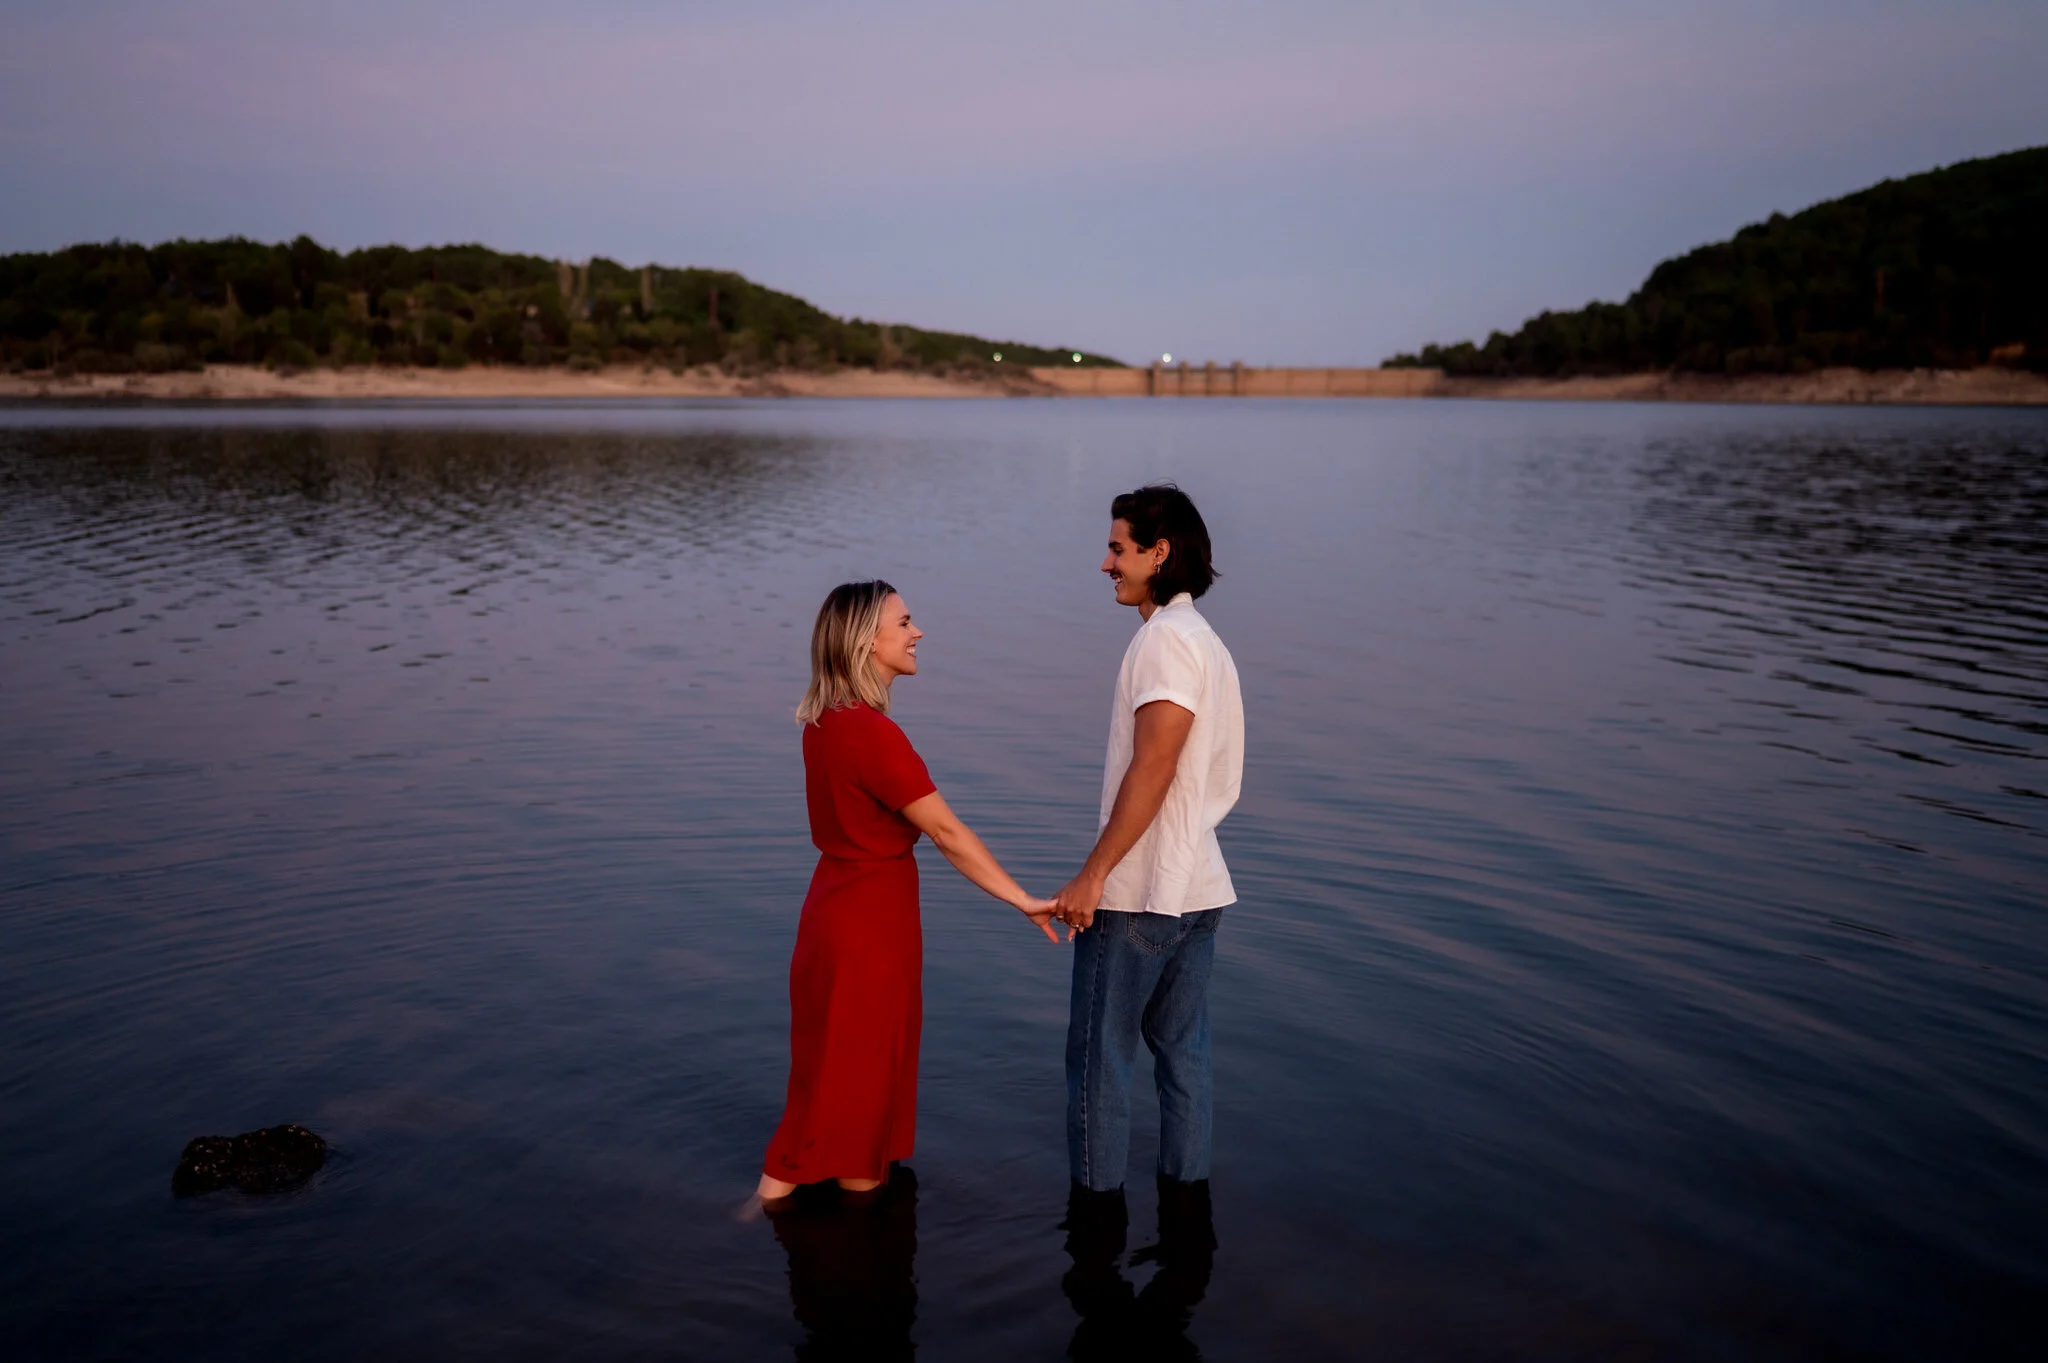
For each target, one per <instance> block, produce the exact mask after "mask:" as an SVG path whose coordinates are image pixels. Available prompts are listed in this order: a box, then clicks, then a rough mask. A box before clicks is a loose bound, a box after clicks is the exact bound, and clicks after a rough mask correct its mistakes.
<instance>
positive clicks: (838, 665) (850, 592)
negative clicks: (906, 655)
mask: <svg viewBox="0 0 2048 1363" xmlns="http://www.w3.org/2000/svg"><path fill="white" fill-rule="evenodd" d="M895 594H896V589H895V588H894V587H892V586H890V585H889V584H888V583H886V582H883V581H880V580H879V579H878V580H876V581H873V582H846V583H842V584H841V585H839V586H837V587H834V588H833V589H832V593H831V595H829V596H827V597H826V598H825V604H824V605H822V606H820V607H818V623H817V624H815V625H813V626H812V627H811V685H810V689H809V690H807V691H805V692H804V698H803V703H802V704H800V705H798V706H797V707H796V722H797V723H799V724H815V723H817V722H818V716H820V715H822V714H824V713H825V712H826V711H827V710H843V709H845V708H846V707H847V706H849V705H855V704H859V705H865V706H867V707H868V708H869V709H870V710H876V711H879V712H881V713H882V714H885V715H886V714H888V713H889V688H888V687H886V686H884V685H882V682H881V679H880V678H878V677H877V676H876V675H875V665H874V653H875V635H876V633H877V632H879V631H880V630H881V628H882V606H883V605H884V604H885V603H886V602H887V601H888V600H889V598H890V597H891V596H894V595H895Z"/></svg>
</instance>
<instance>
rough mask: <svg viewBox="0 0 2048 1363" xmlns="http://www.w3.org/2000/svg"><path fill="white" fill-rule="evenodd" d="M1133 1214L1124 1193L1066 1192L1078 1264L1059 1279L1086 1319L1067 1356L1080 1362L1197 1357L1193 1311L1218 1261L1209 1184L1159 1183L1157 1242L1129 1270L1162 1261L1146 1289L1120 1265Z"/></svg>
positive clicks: (1071, 1247) (1070, 1240) (1071, 1248)
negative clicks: (1191, 1329) (1191, 1332)
mask: <svg viewBox="0 0 2048 1363" xmlns="http://www.w3.org/2000/svg"><path fill="white" fill-rule="evenodd" d="M1129 1226H1130V1213H1129V1211H1128V1210H1127V1209H1126V1207H1125V1205H1124V1195H1123V1190H1122V1189H1118V1190H1117V1191H1116V1192H1113V1193H1097V1192H1090V1191H1089V1190H1088V1189H1086V1188H1084V1187H1082V1186H1081V1185H1080V1184H1078V1183H1077V1184H1075V1185H1073V1188H1072V1189H1071V1191H1070V1192H1069V1193H1068V1194H1067V1219H1066V1220H1065V1221H1064V1222H1063V1223H1061V1229H1063V1230H1064V1231H1066V1233H1067V1254H1068V1255H1069V1256H1070V1257H1071V1258H1072V1259H1073V1261H1074V1266H1073V1267H1072V1268H1071V1269H1069V1270H1067V1276H1066V1277H1065V1278H1063V1279H1061V1281H1060V1286H1061V1287H1062V1288H1064V1289H1065V1291H1066V1294H1067V1300H1068V1301H1070V1302H1072V1303H1073V1305H1074V1310H1075V1311H1076V1312H1077V1313H1078V1314H1079V1315H1080V1317H1081V1323H1080V1325H1079V1326H1077V1327H1076V1328H1075V1330H1074V1338H1073V1342H1072V1343H1071V1344H1069V1345H1068V1346H1067V1353H1068V1355H1069V1356H1070V1357H1072V1358H1075V1359H1081V1360H1087V1359H1096V1358H1101V1359H1116V1360H1118V1363H1130V1360H1132V1359H1136V1358H1166V1359H1171V1358H1185V1359H1199V1358H1200V1357H1201V1352H1200V1351H1199V1350H1198V1349H1196V1348H1195V1344H1194V1341H1193V1340H1191V1339H1189V1338H1188V1333H1187V1332H1188V1324H1189V1322H1190V1321H1191V1320H1193V1318H1194V1313H1195V1307H1196V1306H1197V1305H1199V1304H1200V1303H1201V1300H1202V1296H1203V1294H1204V1293H1206V1292H1207V1291H1208V1290H1209V1273H1210V1270H1211V1269H1212V1268H1213V1266H1214V1264H1215V1261H1216V1226H1215V1220H1214V1218H1213V1216H1212V1215H1211V1213H1210V1207H1209V1181H1208V1180H1207V1179H1203V1180H1202V1181H1201V1182H1199V1183H1179V1182H1176V1181H1174V1180H1172V1179H1168V1178H1161V1179H1160V1180H1159V1239H1158V1241H1157V1243H1155V1244H1151V1245H1146V1246H1144V1247H1142V1248H1140V1249H1138V1250H1137V1251H1135V1252H1134V1253H1133V1254H1132V1255H1131V1266H1132V1267H1133V1268H1135V1267H1137V1266H1138V1265H1139V1264H1144V1263H1157V1264H1158V1265H1159V1269H1158V1271H1157V1272H1156V1273H1154V1274H1153V1275H1152V1281H1150V1282H1148V1283H1146V1284H1145V1286H1144V1287H1143V1288H1142V1289H1139V1288H1133V1287H1132V1285H1131V1283H1130V1281H1129V1280H1128V1279H1126V1278H1125V1277H1124V1275H1123V1272H1122V1270H1121V1268H1120V1267H1119V1264H1118V1260H1119V1259H1121V1258H1122V1257H1123V1252H1124V1237H1125V1233H1126V1231H1127V1230H1128V1228H1129Z"/></svg>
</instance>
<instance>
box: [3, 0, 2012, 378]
mask: <svg viewBox="0 0 2048 1363" xmlns="http://www.w3.org/2000/svg"><path fill="white" fill-rule="evenodd" d="M5 16H6V17H5V23H6V31H7V33H8V41H7V43H6V44H5V45H4V47H0V249H9V250H22V249H47V248H50V247H53V246H58V245H62V244H65V243H68V242H71V241H77V240H86V239H104V238H107V237H114V236H120V237H125V238H130V239H139V240H145V241H149V240H159V239H163V238H166V237H171V236H179V235H185V236H213V235H225V234H229V233H241V234H244V235H249V236H254V237H259V238H283V237H288V236H291V235H294V234H296V233H298V232H301V231H304V232H310V233H311V234H313V235H314V236H316V237H318V238H320V239H321V240H323V241H326V242H329V243H330V244H333V245H337V246H343V247H348V246H357V245H365V244H370V243H376V242H383V241H401V242H406V243H410V244H426V243H429V242H442V241H454V240H477V241H483V242H485V243H488V244H490V245H493V246H497V247H500V248H504V249H510V250H525V251H535V252H539V253H542V254H547V255H563V256H575V257H581V256H584V255H589V254H592V253H601V254H605V255H609V256H612V257H615V258H618V259H622V260H626V261H628V262H630V263H639V262H641V261H643V260H650V259H651V260H656V261H661V262H664V263H672V264H707V265H717V266H723V267H728V268H733V269H738V270H742V271H744V272H745V273H747V274H749V275H751V276H753V277H755V278H758V279H760V280H761V281H763V282H765V283H768V284H771V285H774V286H776V287H780V288H786V289H790V290H792V291H794V292H797V293H801V294H804V295H805V296H807V297H809V298H811V299H812V300H813V301H815V302H817V303H819V304H820V305H822V306H824V307H827V308H830V309H832V310H834V311H839V312H850V313H859V314H862V315H867V316H874V317H881V318H887V319H891V320H901V321H911V322H917V323H920V324H923V325H928V326H939V327H949V328H960V329H967V330H974V331H979V332H983V333H990V334H996V335H1000V336H1007V337H1015V338H1017V339H1025V340H1034V341H1039V342H1043V343H1048V344H1071V345H1085V346H1088V347H1090V348H1094V349H1101V350H1107V351H1109V352H1111V353H1115V354H1119V355H1121V356H1123V357H1124V358H1126V359H1133V360H1135V359H1140V358H1144V357H1147V356H1149V355H1152V354H1155V353H1157V352H1159V351H1160V350H1164V349H1171V350H1174V351H1176V352H1178V353H1181V354H1186V355H1190V356H1197V357H1201V356H1214V357H1215V358H1218V359H1244V360H1247V361H1251V362H1274V363H1287V362H1293V363H1356V362H1366V363H1370V362H1374V361H1377V360H1378V359H1380V358H1381V357H1382V356H1384V355H1385V354H1387V353H1389V352H1390V351H1392V350H1395V349H1404V348H1410V347H1412V346H1414V345H1416V344H1418V343H1420V342H1422V341H1425V340H1431V339H1453V338H1455V337H1458V336H1464V335H1483V334H1484V332H1485V331H1486V330H1488V329H1490V328H1492V327H1496V326H1499V327H1512V326H1513V325H1515V324H1516V323H1518V322H1519V321H1520V320H1521V318H1522V317H1523V316H1525V315H1526V314H1528V313H1530V312H1532V311H1534V310H1536V309H1538V308H1542V307H1571V306H1577V305H1578V304H1580V303H1583V302H1585V301H1586V300H1587V299H1588V298H1589V297H1593V296H1601V297H1620V296H1622V295H1625V294H1626V293H1627V292H1628V291H1629V290H1630V289H1631V288H1632V287H1633V286H1634V285H1635V283H1636V282H1638V281H1639V280H1640V278H1641V277H1642V275H1643V274H1644V273H1645V272H1646V271H1647V270H1648V268H1649V267H1650V266H1651V265H1652V264H1654V263H1655V262H1656V261H1657V260H1658V259H1661V258H1663V257H1665V256H1668V255H1671V254H1674V253H1676V252H1678V251H1682V250H1685V249H1687V248H1689V247H1691V246H1694V245H1697V244H1699V243H1700V242H1703V241H1707V240H1711V239H1715V238H1718V237H1721V236H1725V235H1727V234H1728V233H1729V232H1731V231H1733V230H1734V229H1735V228H1736V227H1739V226H1740V225H1742V224H1743V223H1744V222H1746V221H1751V220H1754V219H1756V218H1759V217H1762V216H1765V215H1767V214H1768V213H1769V212H1771V211H1773V210H1786V211H1789V210H1795V209H1797V208H1800V207H1802V206H1804V205H1806V204H1808V203H1811V202H1814V201H1816V200H1818V199H1821V198H1825V197H1830V196H1832V195H1835V194H1839V193H1844V192H1847V191H1850V190H1853V189H1856V188H1859V187H1861V186H1862V185H1864V184H1867V183H1870V182H1872V181H1874V180H1877V179H1880V178H1883V177H1885V176H1887V175H1899V174H1908V173H1911V172H1913V171H1916V170H1922V169H1926V168H1929V167H1931V166H1933V165H1937V164H1941V163H1944V162H1947V161H1952V160H1957V159H1961V158H1964V157H1968V156H1977V155H1985V154H1990V153H1994V152H1998V151H2004V150H2010V149H2012V148H2014V147H2018V146H2024V145H2029V144H2037V143H2040V142H2043V141H2048V81H2043V80H2041V79H2040V78H2039V72H2040V71H2042V70H2048V24H2043V23H2042V22H2041V21H2040V19H2039V11H2038V9H2036V8H2033V7H2030V6H2022V5H2017V4H2005V3H1982V2H1979V0H1952V2H1951V3H1947V4H1943V5H1939V6H1937V5H1934V4H1924V3H1883V2H1882V0H1877V2H1875V3H1873V2H1872V0H1865V2H1864V3H1855V4H1852V3H1842V2H1840V0H1811V2H1810V3H1807V4H1803V5H1800V6H1797V7H1791V6H1784V5H1770V4H1761V3H1751V2H1749V0H1733V3H1727V2H1724V3H1717V4H1711V5H1709V4H1700V3H1691V2H1690V0H1667V3H1663V4H1650V3H1639V2H1635V0H1610V2H1609V3H1577V4H1553V5H1548V6H1542V7H1537V6H1531V5H1527V4H1523V5H1510V4H1506V3H1498V2H1496V3H1458V2H1457V0H1443V2H1442V3H1436V4H1428V5H1423V4H1381V5H1374V4H1367V3H1350V4H1308V5H1300V4H1297V5H1288V4H1268V5H1259V6H1251V5H1218V4H1202V3H1185V4H1178V5H1171V6H1169V5H1163V4H1161V5H1153V4H1108V3H1092V4H1083V3H1067V0H1053V2H1051V3H1041V4H1037V5H1034V6H1029V7H1020V6H1001V7H997V6H961V5H957V4H954V5H940V4H921V3H874V4H869V5H862V6H853V5H827V4H798V3H786V2H785V3H775V2H774V0H770V2H769V3H757V4H752V5H748V6H712V5H693V4H677V3H668V4H660V3H651V2H648V0H594V2H593V3H590V4H585V5H581V6H576V7H573V8H572V7H569V6H544V5H537V4H525V3H519V0H508V2H507V3H499V4H494V5H482V4H456V3H445V2H440V3H437V2H436V0H413V3H408V4H394V3H387V0H367V2H366V3H358V4H352V5H348V6H334V5H312V4H300V3H278V2H276V0H273V3H269V4H255V3H249V2H248V0H154V3H136V2H135V0H71V2H70V3H67V4H65V5H63V6H48V5H27V4H19V3H13V2H12V0H8V2H7V3H6V4H5Z"/></svg>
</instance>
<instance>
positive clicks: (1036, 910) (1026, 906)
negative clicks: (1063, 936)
mask: <svg viewBox="0 0 2048 1363" xmlns="http://www.w3.org/2000/svg"><path fill="white" fill-rule="evenodd" d="M1056 907H1058V905H1057V903H1056V902H1055V901H1054V900H1050V899H1038V898H1035V897H1033V896H1031V895H1025V896H1024V902H1023V903H1022V904H1019V905H1018V906H1017V911H1018V912H1019V913H1021V914H1023V915H1024V916H1025V917H1026V918H1029V919H1030V920H1031V921H1032V922H1034V923H1036V924H1037V925H1038V930H1039V931H1040V932H1042V933H1044V934H1045V939H1046V940H1047V941H1048V942H1057V941H1059V940H1060V934H1059V930H1058V929H1057V928H1055V927H1053V925H1052V911H1053V910H1054V909H1055V908H1056ZM1068 940H1069V941H1071V940H1073V939H1072V938H1069V939H1068Z"/></svg>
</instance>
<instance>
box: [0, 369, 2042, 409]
mask: <svg viewBox="0 0 2048 1363" xmlns="http://www.w3.org/2000/svg"><path fill="white" fill-rule="evenodd" d="M1146 372H1147V371H1145V370H1140V369H1131V370H1093V371H1089V370H1069V371H1062V370H1050V371H1048V370H1037V371H1034V370H1030V369H1024V368H1021V367H1020V368H1019V369H1018V370H1017V371H1016V372H1015V373H1014V374H1003V375H1001V376H995V375H990V376H987V377H972V378H970V377H946V376H941V375H936V374H925V373H918V372H915V371H911V370H881V371H877V370H872V369H855V368H845V369H838V370H833V371H824V372H819V371H808V370H776V371H771V372H768V373H763V374H758V375H753V376H740V375H734V374H729V373H727V372H725V371H724V370H722V369H719V368H716V367H714V366H708V365H707V366H702V367H698V368H694V369H686V370H682V371H680V372H676V371H671V370H668V369H665V368H647V367H642V366H638V365H611V366H608V367H605V368H601V369H593V370H577V369H568V368H548V369H540V368H515V367H506V366H494V365H472V366H470V367H468V368H463V369H418V368H393V367H387V366H377V367H363V368H350V369H304V370H274V369H264V368H259V367H257V366H254V365H208V366H207V367H206V368H205V369H204V370H194V371H185V372H175V373H165V374H74V375H68V376H66V377H62V378H59V377H56V376H54V375H52V374H49V373H33V372H31V373H17V374H0V400H6V399H49V400H55V401H81V400H86V401H91V400H119V399H128V400H134V401H144V402H177V401H207V400H213V401H239V402H277V401H307V400H324V401H339V402H350V401H381V400H390V399H425V400H434V399H454V400H461V399H471V400H492V399H508V398H511V399H516V398H590V399H603V398H764V397H809V398H1001V397H1057V396H1087V395H1089V394H1088V393H1087V392H1084V391H1081V390H1080V388H1079V385H1078V383H1077V380H1080V379H1081V377H1082V376H1083V375H1084V374H1094V375H1097V376H1100V377H1101V378H1103V379H1110V376H1117V377H1116V379H1115V380H1112V381H1110V382H1104V383H1101V384H1100V385H1099V386H1097V387H1095V389H1094V392H1095V393H1098V394H1100V395H1101V396H1113V395H1123V394H1124V393H1125V389H1127V388H1132V387H1133V386H1134V385H1136V384H1138V383H1140V382H1141V381H1142V378H1143V376H1144V375H1145V374H1146ZM1161 372H1163V373H1165V374H1169V375H1173V374H1179V373H1180V372H1182V371H1178V370H1166V371H1161ZM1187 372H1188V373H1190V374H1194V375H1200V374H1201V373H1202V371H1197V370H1191V371H1187ZM1227 372H1228V371H1225V370H1221V369H1218V370H1215V371H1213V380H1212V381H1210V382H1207V383H1202V384H1200V385H1198V384H1196V383H1193V382H1190V383H1186V384H1184V385H1180V386H1179V389H1178V391H1169V390H1168V388H1167V386H1166V385H1165V384H1163V383H1162V384H1160V385H1159V386H1158V391H1159V392H1160V395H1161V397H1162V398H1164V397H1177V398H1179V399H1180V400H1183V401H1185V400H1193V399H1195V398H1197V396H1198V395H1207V396H1219V397H1220V396H1227V395H1228V393H1229V389H1228V388H1227V387H1225V386H1224V380H1225V379H1226V378H1227ZM1241 372H1242V375H1243V377H1244V386H1243V387H1242V389H1241V390H1240V391H1242V392H1243V393H1245V394H1246V395H1248V396H1269V395H1270V396H1282V395H1283V393H1282V391H1281V390H1279V389H1277V388H1274V387H1272V386H1270V384H1268V383H1259V384H1258V385H1257V386H1253V380H1254V378H1255V377H1267V378H1270V377H1272V376H1278V375H1282V374H1288V375H1301V376H1313V377H1314V381H1313V382H1310V381H1308V379H1304V380H1303V381H1302V382H1301V383H1300V384H1299V385H1298V386H1296V385H1295V384H1293V383H1292V382H1290V384H1289V386H1288V388H1287V390H1286V394H1285V395H1292V396H1297V397H1318V396H1404V397H1441V398H1484V399H1495V400H1519V401H1527V400H1532V399H1533V400H1544V401H1567V402H1745V403H1822V404H1825V403H1843V404H1858V403H1868V404H1899V405H1991V406H2048V374H2033V373H2026V372H2022V371H2018V370H2011V369H1964V370H1937V369H1914V370H1886V371H1877V372H1868V371H1864V370H1860V369H1823V370H1818V371H1816V372H1814V373H1810V374H1752V375H1746V376H1744V377H1741V378H1725V377H1720V376H1716V375H1707V374H1624V375H1619V376H1615V377H1612V378H1575V379H1471V378H1452V377H1448V376H1446V375H1443V374H1441V373H1438V372H1437V371H1434V370H1412V369H1411V370H1371V369H1348V370H1347V369H1327V370H1306V369H1304V370H1288V371H1281V370H1243V371H1241ZM1126 376H1128V377H1126ZM1135 391H1139V392H1142V391H1143V389H1142V388H1136V389H1135Z"/></svg>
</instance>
